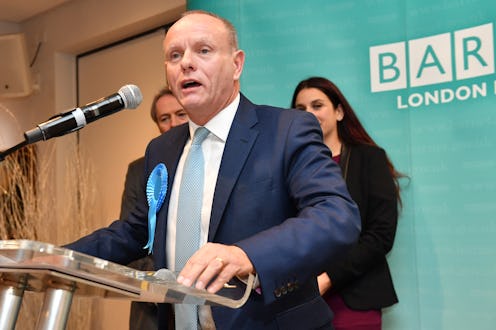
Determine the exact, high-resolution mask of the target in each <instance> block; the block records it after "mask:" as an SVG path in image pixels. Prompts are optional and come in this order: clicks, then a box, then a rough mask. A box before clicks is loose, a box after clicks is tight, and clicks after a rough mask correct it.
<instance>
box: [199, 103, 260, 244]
mask: <svg viewBox="0 0 496 330" xmlns="http://www.w3.org/2000/svg"><path fill="white" fill-rule="evenodd" d="M254 108H255V106H254V105H253V104H252V103H251V102H250V101H248V100H247V99H246V98H245V97H244V96H243V95H241V100H240V103H239V107H238V110H237V112H236V116H235V117H234V120H233V123H232V125H231V129H230V131H229V135H228V137H227V141H226V146H225V148H224V154H223V156H222V161H221V164H220V168H219V175H218V177H217V184H216V186H215V193H214V200H213V203H212V213H211V218H210V227H209V232H208V241H209V242H210V241H212V240H213V238H214V237H215V233H216V232H217V228H218V227H219V224H220V221H221V219H222V215H223V214H224V210H225V208H226V205H227V202H228V201H229V197H230V195H231V192H232V190H233V187H234V185H235V183H236V181H237V179H238V177H239V174H240V173H241V169H242V168H243V166H244V164H245V162H246V159H247V158H248V155H249V153H250V150H251V149H252V147H253V145H254V143H255V141H256V139H257V136H258V131H257V130H256V129H253V126H255V124H256V123H257V121H258V120H257V115H256V112H255V109H254Z"/></svg>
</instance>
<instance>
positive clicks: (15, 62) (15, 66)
mask: <svg viewBox="0 0 496 330" xmlns="http://www.w3.org/2000/svg"><path fill="white" fill-rule="evenodd" d="M32 90H33V82H32V78H31V70H30V68H29V60H28V57H27V52H26V41H25V39H24V34H22V33H16V34H5V35H0V99H2V98H14V97H23V96H27V95H29V94H31V92H32Z"/></svg>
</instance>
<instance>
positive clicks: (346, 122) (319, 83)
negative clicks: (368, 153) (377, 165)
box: [291, 77, 405, 206]
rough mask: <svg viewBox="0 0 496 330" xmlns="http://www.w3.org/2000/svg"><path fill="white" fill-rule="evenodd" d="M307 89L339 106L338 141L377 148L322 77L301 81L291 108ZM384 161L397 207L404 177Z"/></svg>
mask: <svg viewBox="0 0 496 330" xmlns="http://www.w3.org/2000/svg"><path fill="white" fill-rule="evenodd" d="M307 88H316V89H318V90H320V91H321V92H322V93H324V94H325V95H327V97H328V98H329V100H330V101H331V102H332V104H333V106H334V108H336V109H337V107H338V106H339V105H341V108H342V109H343V114H344V116H343V119H342V120H341V121H338V122H337V128H338V138H339V140H341V142H342V143H344V144H345V145H350V146H352V145H360V144H365V145H370V146H376V147H379V146H378V145H377V143H375V141H374V140H373V139H372V138H371V137H370V135H369V134H368V133H367V131H366V130H365V128H364V127H363V125H362V123H361V122H360V120H359V119H358V117H357V115H356V114H355V111H353V108H352V107H351V105H350V103H349V102H348V100H347V99H346V97H344V95H343V93H342V92H341V91H340V90H339V88H338V87H337V86H336V85H335V84H334V83H333V82H332V81H330V80H329V79H326V78H323V77H311V78H308V79H305V80H302V81H301V82H300V83H299V84H298V86H296V88H295V90H294V93H293V99H292V100H291V108H296V97H297V96H298V94H299V93H300V91H301V90H303V89H307ZM386 160H387V164H388V168H389V171H390V172H391V176H392V177H393V180H394V184H395V186H396V197H397V199H398V203H399V205H400V206H401V205H402V202H401V196H400V185H399V178H401V177H404V176H405V175H404V174H402V173H400V172H398V171H397V170H396V169H395V168H394V165H393V163H392V162H391V160H390V159H389V156H388V155H387V153H386Z"/></svg>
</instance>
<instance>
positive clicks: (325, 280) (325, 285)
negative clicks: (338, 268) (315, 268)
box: [317, 273, 332, 296]
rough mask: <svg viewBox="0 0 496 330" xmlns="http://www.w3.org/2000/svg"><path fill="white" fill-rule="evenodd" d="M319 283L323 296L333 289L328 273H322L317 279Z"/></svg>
mask: <svg viewBox="0 0 496 330" xmlns="http://www.w3.org/2000/svg"><path fill="white" fill-rule="evenodd" d="M317 282H318V283H319V292H320V295H321V296H323V295H324V293H326V292H327V291H328V290H330V289H331V287H332V282H331V279H330V278H329V275H327V273H322V274H320V275H319V276H318V277H317Z"/></svg>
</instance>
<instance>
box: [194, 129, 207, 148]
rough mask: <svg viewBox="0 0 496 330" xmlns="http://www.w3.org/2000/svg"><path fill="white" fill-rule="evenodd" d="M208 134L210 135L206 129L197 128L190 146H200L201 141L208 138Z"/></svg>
mask: <svg viewBox="0 0 496 330" xmlns="http://www.w3.org/2000/svg"><path fill="white" fill-rule="evenodd" d="M208 133H210V131H209V130H208V129H207V128H205V127H198V128H197V129H196V131H195V134H194V136H193V141H192V142H191V144H194V145H198V144H201V143H202V142H203V140H205V138H206V137H207V136H208Z"/></svg>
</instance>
